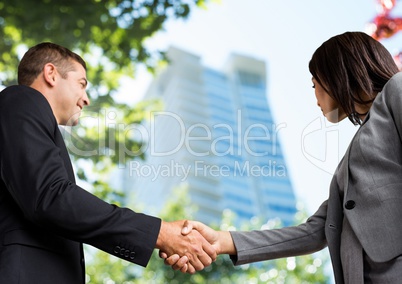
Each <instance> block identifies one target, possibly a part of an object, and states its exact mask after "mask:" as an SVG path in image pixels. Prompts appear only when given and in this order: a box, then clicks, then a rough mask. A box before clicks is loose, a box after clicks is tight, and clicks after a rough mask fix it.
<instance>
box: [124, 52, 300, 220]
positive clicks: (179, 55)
mask: <svg viewBox="0 0 402 284" xmlns="http://www.w3.org/2000/svg"><path fill="white" fill-rule="evenodd" d="M167 56H168V58H169V60H170V63H169V64H168V66H167V67H166V68H165V69H164V70H163V71H162V72H161V73H160V74H159V75H157V77H156V78H155V79H154V81H153V82H152V83H151V85H150V87H149V90H148V91H147V93H146V95H145V98H146V99H152V98H157V99H161V100H162V101H163V103H164V109H163V111H160V112H154V113H153V114H152V118H151V120H150V124H149V125H148V133H149V135H148V143H147V144H148V147H147V152H146V156H147V159H146V161H145V162H143V163H140V162H133V163H131V165H130V179H131V178H132V179H133V180H135V181H136V184H135V188H136V190H137V192H136V198H140V199H141V200H148V201H147V202H146V203H147V206H148V204H153V205H154V206H155V207H156V208H161V207H162V206H163V202H164V200H165V199H166V198H167V197H168V196H170V195H171V194H172V190H173V189H174V188H175V187H178V186H180V185H182V184H184V185H186V186H187V187H188V193H189V197H190V199H191V202H192V203H193V204H195V205H196V206H197V208H198V210H197V213H196V216H195V217H196V219H197V220H200V221H203V222H205V223H208V224H211V223H213V222H219V221H220V219H221V217H222V211H223V210H224V209H226V208H227V209H230V210H232V211H233V212H234V213H236V216H237V219H236V220H235V222H236V223H241V222H242V221H245V220H249V219H250V218H252V217H254V216H257V217H260V218H261V219H262V220H263V221H267V220H268V219H271V218H276V217H278V218H280V219H281V220H282V222H283V223H284V224H285V225H289V224H291V223H292V222H293V217H294V213H295V211H296V209H295V196H294V192H293V189H292V185H291V182H290V179H289V174H288V171H287V167H286V164H285V160H284V156H283V153H282V150H281V146H280V143H279V139H278V132H279V131H280V130H281V129H282V128H284V127H286V125H284V124H275V122H274V120H273V118H272V116H271V111H270V109H269V106H268V102H267V96H266V94H267V84H266V77H267V74H266V65H265V63H264V62H263V61H260V60H257V59H254V58H250V57H247V56H243V55H236V54H233V55H231V56H230V58H229V59H228V61H227V64H226V65H225V67H224V68H223V69H222V70H214V69H211V68H208V67H205V66H203V65H202V62H201V58H199V57H198V56H196V55H193V54H191V53H188V52H185V51H183V50H180V49H178V48H174V47H171V48H170V49H169V50H168V53H167ZM126 184H132V183H129V182H126ZM150 198H151V199H152V202H149V201H150V200H149V199H150Z"/></svg>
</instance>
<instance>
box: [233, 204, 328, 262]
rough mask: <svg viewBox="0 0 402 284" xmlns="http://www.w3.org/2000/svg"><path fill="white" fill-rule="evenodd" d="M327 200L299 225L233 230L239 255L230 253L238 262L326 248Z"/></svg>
mask: <svg viewBox="0 0 402 284" xmlns="http://www.w3.org/2000/svg"><path fill="white" fill-rule="evenodd" d="M327 203H328V200H327V201H325V202H324V203H323V204H321V206H320V207H319V209H318V210H317V212H316V213H315V214H314V215H313V216H311V217H310V218H308V219H307V221H306V222H305V223H303V224H301V225H299V226H294V227H286V228H281V229H273V230H255V231H246V232H236V231H232V232H231V235H232V238H233V242H234V245H235V247H236V250H237V255H232V256H230V257H231V259H232V261H233V263H234V264H235V265H241V264H246V263H251V262H256V261H263V260H270V259H275V258H282V257H289V256H298V255H304V254H310V253H313V252H316V251H319V250H321V249H323V248H324V247H326V245H327V241H326V238H325V220H326V215H327Z"/></svg>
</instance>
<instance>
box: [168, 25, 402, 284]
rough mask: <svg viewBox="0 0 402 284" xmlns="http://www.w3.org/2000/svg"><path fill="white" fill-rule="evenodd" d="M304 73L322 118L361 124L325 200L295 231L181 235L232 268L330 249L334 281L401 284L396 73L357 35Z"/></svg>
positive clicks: (401, 148)
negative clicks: (204, 244) (226, 259)
mask: <svg viewBox="0 0 402 284" xmlns="http://www.w3.org/2000/svg"><path fill="white" fill-rule="evenodd" d="M309 69H310V72H311V74H312V82H313V88H314V90H315V95H316V97H317V104H318V106H319V107H320V108H321V110H322V112H323V114H324V115H325V117H326V118H327V119H328V120H329V121H330V122H333V123H336V122H339V121H341V120H343V119H345V118H349V120H350V121H351V122H352V123H353V124H355V125H360V127H359V129H358V131H357V132H356V134H355V136H354V138H353V139H352V141H351V143H350V145H349V148H348V150H347V151H346V154H345V156H344V157H343V159H342V160H341V162H340V163H339V165H338V167H337V169H336V171H335V173H334V176H333V179H332V181H331V184H330V188H329V198H328V200H326V201H325V202H324V203H323V204H322V205H321V206H320V207H319V209H318V210H317V212H316V213H315V214H314V215H313V216H311V217H310V218H309V219H308V220H307V221H306V222H305V223H303V224H301V225H299V226H294V227H287V228H281V229H276V230H259V231H247V232H223V231H214V230H212V229H211V228H209V227H207V226H205V225H204V224H202V223H200V222H195V221H188V222H187V224H186V227H185V228H183V233H186V231H187V232H189V231H190V230H191V229H196V230H198V231H199V232H200V233H201V234H203V235H204V237H206V238H207V239H208V240H209V242H211V243H212V244H213V245H214V246H215V248H216V249H217V251H218V253H219V254H230V255H231V258H232V260H233V262H234V264H235V265H239V264H245V263H250V262H256V261H262V260H268V259H274V258H281V257H288V256H297V255H303V254H309V253H313V252H316V251H318V250H321V249H322V248H324V247H326V246H328V248H329V252H330V256H331V261H332V266H333V270H334V275H335V281H336V283H352V284H357V283H400V281H401V279H402V224H401V222H402V142H401V141H402V73H398V68H397V66H396V64H395V62H394V60H393V58H392V56H391V54H390V53H389V52H388V51H387V50H386V49H385V47H384V46H383V45H382V44H381V43H379V42H378V41H376V40H374V39H373V38H371V37H370V36H368V35H366V34H365V33H362V32H346V33H344V34H340V35H337V36H334V37H332V38H330V39H329V40H327V41H326V42H324V43H323V44H322V45H321V46H320V47H319V48H318V49H317V50H316V51H315V53H314V54H313V56H312V59H311V61H310V63H309ZM161 256H162V257H166V254H163V253H161ZM185 261H186V259H185V258H180V259H179V257H178V255H173V256H170V257H169V258H167V259H166V260H165V263H167V264H169V265H172V267H173V268H174V269H181V270H182V271H185V269H186V265H185V264H184V263H185Z"/></svg>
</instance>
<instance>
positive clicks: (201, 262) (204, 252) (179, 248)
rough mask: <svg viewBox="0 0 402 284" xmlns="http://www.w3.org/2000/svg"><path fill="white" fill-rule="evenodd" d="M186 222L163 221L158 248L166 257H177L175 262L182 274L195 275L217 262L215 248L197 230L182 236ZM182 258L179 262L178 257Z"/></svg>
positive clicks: (157, 243)
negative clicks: (196, 272)
mask: <svg viewBox="0 0 402 284" xmlns="http://www.w3.org/2000/svg"><path fill="white" fill-rule="evenodd" d="M184 224H185V221H175V222H164V221H162V225H161V229H160V231H159V236H158V240H157V242H156V248H158V249H160V250H161V251H162V252H163V253H164V254H165V255H166V257H168V256H173V255H176V256H175V257H174V258H172V259H173V260H176V262H175V263H178V265H180V270H181V271H182V272H188V273H195V271H198V270H201V269H203V268H204V267H206V266H209V265H210V264H211V263H212V262H213V261H215V259H216V256H217V253H216V251H215V248H214V247H213V246H212V245H211V244H210V243H209V242H208V241H207V240H205V238H204V237H203V236H202V235H201V234H200V233H199V232H198V231H196V230H194V231H189V232H188V233H187V234H182V233H181V231H182V228H183V227H184V226H185V225H184ZM178 256H180V257H181V258H179V260H178V261H177V257H178ZM173 260H172V261H173Z"/></svg>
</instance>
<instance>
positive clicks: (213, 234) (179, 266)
mask: <svg viewBox="0 0 402 284" xmlns="http://www.w3.org/2000/svg"><path fill="white" fill-rule="evenodd" d="M194 230H196V231H198V232H199V233H200V234H201V235H202V236H203V237H204V238H205V239H206V240H207V241H208V242H209V243H210V244H211V245H212V247H213V248H214V249H215V251H216V253H217V254H235V253H236V249H235V246H234V244H233V240H232V236H231V235H230V233H229V232H225V231H215V230H213V229H212V228H210V227H208V226H206V225H205V224H203V223H201V222H197V221H185V222H184V223H183V228H182V230H181V233H182V234H183V235H188V234H190V233H192V232H194ZM159 256H160V257H161V258H163V259H165V264H166V265H169V266H171V267H172V268H173V269H174V270H180V271H181V272H189V273H192V270H191V266H187V262H186V258H185V257H180V256H179V255H178V254H173V255H169V254H167V253H166V252H165V251H160V252H159Z"/></svg>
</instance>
